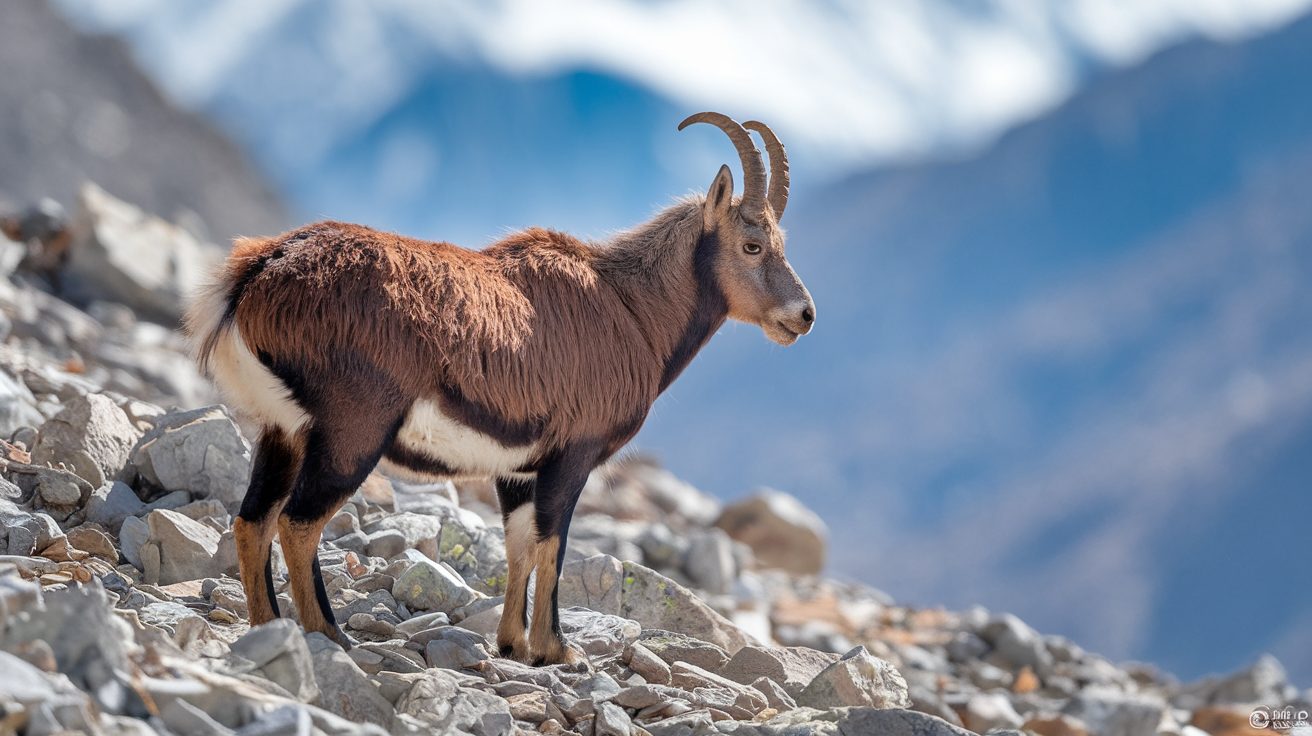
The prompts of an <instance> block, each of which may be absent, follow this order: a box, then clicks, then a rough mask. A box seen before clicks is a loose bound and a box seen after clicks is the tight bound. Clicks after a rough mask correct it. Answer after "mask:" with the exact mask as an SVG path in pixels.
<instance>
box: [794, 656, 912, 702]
mask: <svg viewBox="0 0 1312 736" xmlns="http://www.w3.org/2000/svg"><path fill="white" fill-rule="evenodd" d="M796 700H797V704H798V705H801V706H806V707H810V708H820V709H826V708H841V707H843V706H868V707H872V708H909V707H910V706H911V698H910V696H909V694H908V693H907V682H906V680H904V679H902V675H901V674H900V673H899V672H898V671H897V669H896V668H894V667H893V665H891V664H889V663H888V662H886V661H884V660H882V659H879V658H878V657H875V656H874V655H872V654H870V652H868V651H866V648H865V647H863V646H859V647H857V648H855V649H853V650H852V651H850V652H848V653H847V654H844V655H843V657H842V658H841V659H839V660H838V661H837V662H835V663H833V664H832V665H830V666H829V667H827V668H825V669H824V670H823V671H821V672H820V674H818V675H816V677H815V679H814V680H812V681H811V682H810V684H808V685H807V686H806V687H805V688H804V689H803V690H802V691H801V692H800V693H798V695H797V698H796Z"/></svg>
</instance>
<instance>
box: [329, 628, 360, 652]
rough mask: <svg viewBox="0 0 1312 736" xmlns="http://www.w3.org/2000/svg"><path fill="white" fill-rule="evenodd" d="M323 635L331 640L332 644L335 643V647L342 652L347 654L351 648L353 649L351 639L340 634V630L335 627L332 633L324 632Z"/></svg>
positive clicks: (353, 643) (353, 644)
mask: <svg viewBox="0 0 1312 736" xmlns="http://www.w3.org/2000/svg"><path fill="white" fill-rule="evenodd" d="M323 633H324V634H325V635H326V636H327V637H328V638H329V639H332V640H333V641H334V642H336V644H337V646H339V647H341V648H342V650H343V651H347V652H349V651H351V649H352V648H353V647H355V641H353V640H352V639H351V637H349V636H347V635H346V634H344V633H342V630H341V629H339V628H338V627H336V626H334V627H333V630H332V631H325V632H323Z"/></svg>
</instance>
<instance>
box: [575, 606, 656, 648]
mask: <svg viewBox="0 0 1312 736" xmlns="http://www.w3.org/2000/svg"><path fill="white" fill-rule="evenodd" d="M560 628H561V631H562V632H564V634H565V636H566V638H567V639H568V640H569V642H570V643H571V644H573V645H575V646H577V647H579V648H581V649H582V650H583V651H584V652H586V653H587V654H589V655H591V656H594V657H604V656H608V655H613V654H619V653H620V652H623V651H624V648H625V647H627V646H628V645H629V644H632V643H633V642H635V641H637V640H638V637H639V636H640V635H641V634H642V627H641V626H639V625H638V622H637V621H633V620H631V619H627V618H621V617H619V616H611V615H609V614H605V613H597V612H596V611H590V610H588V609H586V608H577V607H571V608H562V609H560Z"/></svg>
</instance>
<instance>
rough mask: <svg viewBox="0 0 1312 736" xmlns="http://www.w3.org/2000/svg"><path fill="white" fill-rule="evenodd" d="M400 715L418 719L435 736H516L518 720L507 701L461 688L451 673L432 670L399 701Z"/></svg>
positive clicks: (455, 676)
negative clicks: (473, 735)
mask: <svg viewBox="0 0 1312 736" xmlns="http://www.w3.org/2000/svg"><path fill="white" fill-rule="evenodd" d="M396 710H397V712H398V713H400V714H404V715H407V716H411V717H414V718H416V719H418V720H419V721H420V722H422V723H423V724H425V725H426V726H427V727H428V728H429V729H430V732H432V733H453V732H455V733H459V732H469V733H477V734H488V736H507V735H508V734H511V733H514V730H515V720H514V716H512V715H511V713H510V706H509V705H508V704H507V703H506V701H504V700H502V699H501V698H499V697H497V696H496V695H493V694H491V693H485V692H482V691H480V690H474V689H472V688H465V687H461V686H460V680H459V679H458V676H457V675H456V674H455V673H453V672H451V671H450V670H442V669H432V670H428V671H427V672H425V673H424V675H423V677H422V678H420V679H418V680H416V681H415V683H414V685H412V686H411V687H410V690H409V691H407V692H406V694H405V695H402V696H401V697H400V699H398V700H397V701H396Z"/></svg>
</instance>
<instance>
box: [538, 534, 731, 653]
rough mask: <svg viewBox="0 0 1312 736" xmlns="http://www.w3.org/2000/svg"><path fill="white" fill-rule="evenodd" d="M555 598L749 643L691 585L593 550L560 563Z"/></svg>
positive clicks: (648, 624)
mask: <svg viewBox="0 0 1312 736" xmlns="http://www.w3.org/2000/svg"><path fill="white" fill-rule="evenodd" d="M559 599H560V604H561V605H563V606H583V607H584V608H590V609H592V610H594V611H600V612H602V613H609V614H613V615H616V616H622V617H624V618H630V619H633V620H634V621H637V622H638V623H639V624H641V625H642V627H643V628H655V629H665V630H668V631H675V632H678V633H682V634H687V635H688V636H691V637H694V638H696V639H699V640H701V641H706V642H710V643H712V644H715V645H717V646H719V647H721V648H723V649H725V650H727V651H728V652H730V653H732V652H736V651H738V650H739V649H741V648H743V647H744V646H746V645H747V644H749V643H751V642H750V641H749V639H748V637H747V635H746V634H744V633H743V632H742V630H741V629H739V628H738V627H737V626H735V625H734V624H733V623H732V622H731V621H729V620H728V619H726V618H725V617H724V616H721V615H720V614H719V613H717V612H716V611H715V610H713V609H712V608H711V607H710V606H707V605H706V603H705V602H703V601H702V600H701V599H700V598H698V597H697V596H696V595H694V594H693V593H692V592H691V591H689V590H688V589H687V588H684V587H683V586H681V585H679V584H678V583H676V582H674V581H673V580H670V579H669V578H667V577H665V576H664V575H661V574H660V573H658V572H655V571H654V570H649V569H647V568H645V567H643V566H642V565H638V564H636V563H632V562H625V563H620V562H619V561H618V560H616V559H615V558H613V557H607V556H604V555H597V556H594V557H591V558H588V559H585V560H579V561H575V562H571V563H568V564H566V565H565V570H564V574H563V575H562V578H561V584H560V588H559Z"/></svg>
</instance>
